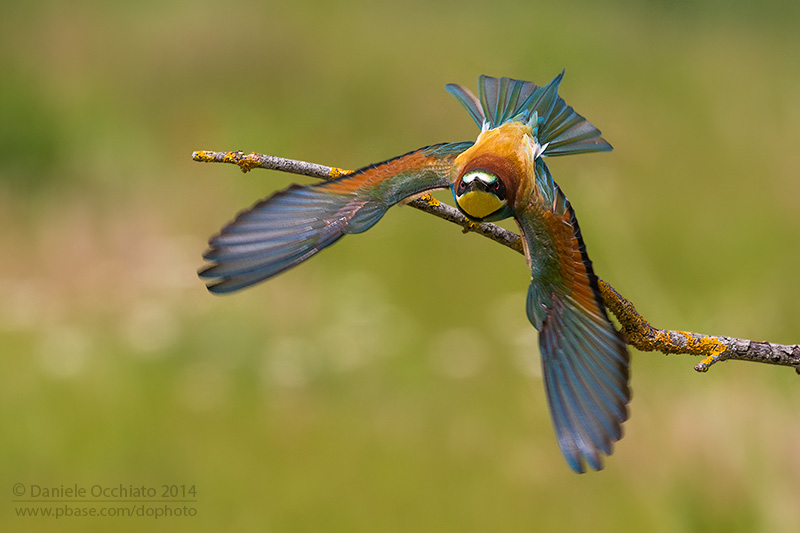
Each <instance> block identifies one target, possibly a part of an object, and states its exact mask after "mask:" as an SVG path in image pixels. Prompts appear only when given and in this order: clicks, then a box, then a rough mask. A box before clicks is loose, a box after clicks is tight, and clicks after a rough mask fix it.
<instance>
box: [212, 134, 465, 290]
mask: <svg viewBox="0 0 800 533" xmlns="http://www.w3.org/2000/svg"><path fill="white" fill-rule="evenodd" d="M471 145H472V143H471V142H465V143H447V144H439V145H434V146H429V147H426V148H422V149H420V150H416V151H413V152H409V153H408V154H405V155H403V156H400V157H397V158H394V159H390V160H388V161H384V162H382V163H378V164H375V165H370V166H368V167H365V168H363V169H361V170H357V171H356V172H354V173H352V174H348V175H346V176H343V177H341V178H338V179H334V180H331V181H327V182H323V183H319V184H315V185H309V186H299V185H293V186H291V187H289V188H288V189H285V190H283V191H280V192H278V193H276V194H274V195H272V196H270V197H269V198H267V199H265V200H262V201H260V202H258V203H257V204H256V205H254V206H253V207H252V208H250V209H248V210H246V211H243V212H242V213H240V214H239V215H238V216H237V217H236V219H235V220H234V221H233V222H231V223H230V224H228V225H227V226H225V227H224V228H223V229H222V230H221V231H220V233H219V234H218V235H216V236H214V237H212V238H211V239H210V240H209V249H208V250H207V251H206V252H205V254H204V255H203V257H204V259H206V261H208V262H209V263H210V265H208V266H206V267H205V268H204V269H202V270H201V271H200V272H199V275H200V277H201V278H204V279H207V280H208V282H207V285H208V289H209V290H210V291H211V292H215V293H226V292H232V291H236V290H239V289H243V288H245V287H248V286H250V285H253V284H254V283H258V282H260V281H263V280H265V279H267V278H270V277H272V276H274V275H276V274H279V273H281V272H283V271H284V270H286V269H289V268H291V267H293V266H295V265H297V264H299V263H301V262H303V261H305V260H306V259H308V258H310V257H312V256H313V255H315V254H316V253H317V252H319V251H320V250H322V249H323V248H325V247H327V246H330V245H331V244H333V243H334V242H336V241H337V240H339V239H340V238H341V237H342V236H343V235H345V234H348V233H361V232H363V231H366V230H367V229H369V228H370V227H372V226H373V225H374V224H375V223H376V222H377V221H378V220H380V218H381V217H382V216H383V215H384V213H385V212H386V210H387V209H389V207H391V206H393V205H394V204H396V203H398V202H400V201H401V200H403V199H405V198H408V197H409V196H413V195H415V194H419V193H421V192H424V191H428V190H431V189H437V188H446V187H448V186H449V185H450V169H451V168H452V166H453V161H454V160H455V158H456V156H458V154H460V153H461V152H463V151H464V150H466V149H467V148H469V147H470V146H471Z"/></svg>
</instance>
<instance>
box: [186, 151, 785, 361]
mask: <svg viewBox="0 0 800 533" xmlns="http://www.w3.org/2000/svg"><path fill="white" fill-rule="evenodd" d="M192 159H194V160H195V161H199V162H204V163H233V164H235V165H238V166H239V168H241V169H242V172H248V171H250V170H252V169H254V168H265V169H269V170H280V171H283V172H290V173H292V174H300V175H303V176H309V177H312V178H320V179H333V178H337V177H339V176H344V175H346V174H349V173H350V172H352V171H350V170H344V169H341V168H336V167H327V166H325V165H318V164H316V163H308V162H305V161H296V160H294V159H285V158H282V157H276V156H272V155H264V154H256V153H251V154H245V153H244V152H242V151H238V152H210V151H205V150H201V151H196V152H193V153H192ZM408 205H410V206H411V207H414V208H416V209H419V210H421V211H425V212H426V213H430V214H431V215H434V216H437V217H439V218H442V219H444V220H447V221H449V222H453V223H455V224H458V225H459V226H461V227H462V228H463V232H464V233H467V232H474V233H478V234H479V235H483V236H484V237H488V238H489V239H492V240H493V241H495V242H497V243H500V244H502V245H504V246H507V247H508V248H511V249H512V250H515V251H516V252H519V253H524V252H523V248H522V240H521V239H520V237H519V235H517V234H516V233H513V232H511V231H508V230H506V229H503V228H501V227H500V226H495V225H494V224H490V223H486V222H484V223H482V224H475V223H473V222H470V221H469V220H468V219H467V218H466V217H465V216H464V215H463V214H461V212H460V211H459V210H458V209H456V208H454V207H451V206H449V205H446V204H443V203H441V202H439V201H438V200H436V199H435V198H433V197H432V196H431V195H430V194H425V195H422V196H420V197H419V198H416V199H414V200H411V201H410V202H408ZM600 293H601V294H602V296H603V303H605V305H606V307H607V308H608V310H609V311H611V313H612V314H613V315H614V316H615V317H617V320H619V323H620V325H621V326H622V332H623V333H624V335H625V338H626V340H627V342H628V344H630V345H631V346H633V347H634V348H637V349H638V350H641V351H646V352H648V351H659V352H661V353H664V354H689V355H696V356H701V357H703V360H702V361H701V362H700V363H698V364H697V365H695V367H694V369H695V370H696V371H698V372H705V371H707V370H708V369H709V368H710V367H711V365H713V364H715V363H718V362H720V361H726V360H735V361H753V362H756V363H766V364H770V365H780V366H790V367H793V368H794V369H795V371H796V372H797V373H798V374H800V345H797V344H791V345H785V344H775V343H770V342H756V341H751V340H747V339H737V338H734V337H725V336H716V335H703V334H700V333H692V332H689V331H672V330H665V329H657V328H654V327H653V326H651V325H650V323H649V322H648V321H647V320H645V319H644V317H642V315H640V314H639V313H638V312H637V311H636V308H634V306H633V304H632V303H631V302H630V301H628V300H626V299H625V298H623V297H622V296H621V295H620V294H619V293H618V292H617V291H616V290H615V289H614V288H613V287H612V286H611V285H609V284H608V283H606V282H605V281H602V280H600Z"/></svg>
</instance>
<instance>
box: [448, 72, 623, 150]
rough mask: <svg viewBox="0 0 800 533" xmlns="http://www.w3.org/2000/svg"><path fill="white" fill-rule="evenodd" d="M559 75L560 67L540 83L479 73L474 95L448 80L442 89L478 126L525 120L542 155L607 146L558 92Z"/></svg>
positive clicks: (607, 147) (484, 127)
mask: <svg viewBox="0 0 800 533" xmlns="http://www.w3.org/2000/svg"><path fill="white" fill-rule="evenodd" d="M563 76H564V71H562V72H561V73H560V74H559V75H558V76H556V77H555V78H554V79H553V81H551V82H550V83H548V84H547V85H545V86H544V87H540V86H538V85H536V84H535V83H532V82H529V81H521V80H514V79H511V78H493V77H491V76H481V77H480V78H479V79H478V95H479V97H478V98H476V97H475V95H474V94H472V93H471V92H470V91H469V89H466V88H465V87H462V86H461V85H456V84H452V83H451V84H448V85H447V86H446V89H447V91H448V92H449V93H450V94H452V95H453V96H454V97H455V98H456V99H457V100H458V101H459V102H460V103H461V105H463V106H464V107H465V108H466V109H467V111H468V112H469V114H470V115H471V116H472V119H473V120H474V121H475V123H476V124H478V126H480V128H481V129H482V130H487V129H492V128H496V127H498V126H501V125H502V124H506V123H508V122H523V123H526V124H529V125H530V126H531V127H532V128H533V130H534V132H535V135H536V137H537V140H538V142H539V144H540V145H542V146H545V147H546V148H545V150H544V152H543V154H542V155H544V156H555V155H568V154H581V153H587V152H603V151H608V150H611V149H612V148H611V145H610V144H609V143H608V142H607V141H606V140H605V139H603V138H602V137H601V132H600V130H599V129H597V128H595V127H594V126H593V125H592V124H591V123H590V122H589V121H588V120H586V119H585V118H583V117H582V116H581V115H579V114H578V113H576V112H575V110H574V109H572V107H570V106H568V105H567V104H566V102H564V100H563V99H562V98H560V97H559V96H558V86H559V84H560V83H561V79H562V78H563Z"/></svg>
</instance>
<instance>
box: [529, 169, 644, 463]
mask: <svg viewBox="0 0 800 533" xmlns="http://www.w3.org/2000/svg"><path fill="white" fill-rule="evenodd" d="M536 170H537V185H538V186H539V191H540V193H541V196H540V197H538V198H534V199H533V200H532V202H531V204H530V205H529V207H528V209H527V210H526V211H525V212H523V213H517V216H516V218H517V223H518V225H519V227H520V229H521V231H522V234H523V236H524V239H523V240H524V241H525V249H526V253H527V256H528V258H529V261H530V262H531V285H530V288H529V290H528V300H527V312H528V318H529V320H530V321H531V323H532V324H533V325H534V326H535V327H536V329H537V330H539V347H540V351H541V354H542V373H543V376H544V383H545V389H546V391H547V399H548V403H549V405H550V414H551V417H552V419H553V424H554V426H555V430H556V436H557V438H558V444H559V447H560V448H561V451H562V453H563V454H564V457H565V458H566V460H567V462H568V463H569V465H570V467H571V468H572V469H573V470H575V471H576V472H584V470H585V469H584V462H585V463H586V464H588V465H589V466H590V467H591V468H593V469H595V470H600V469H602V468H603V462H602V455H601V454H605V455H610V454H611V453H612V448H613V443H614V442H615V441H617V440H619V439H620V438H621V437H622V427H621V426H622V423H623V422H624V421H625V420H627V418H628V410H627V404H628V402H629V400H630V389H629V387H628V364H629V356H628V351H627V349H626V347H625V343H624V342H623V340H622V338H621V337H620V335H619V333H618V332H617V331H616V330H615V329H614V326H613V325H612V324H611V322H610V320H609V319H608V315H607V314H606V311H605V307H604V306H603V303H602V299H601V296H600V291H599V288H598V285H597V277H596V276H595V275H594V272H593V271H592V263H591V261H590V260H589V257H588V256H587V255H586V246H585V245H584V243H583V238H582V237H581V230H580V228H579V227H578V221H577V220H576V218H575V212H574V211H573V210H572V206H570V204H569V201H568V200H567V199H566V197H565V196H564V194H563V193H562V192H561V189H560V188H559V187H558V186H557V185H556V184H555V183H554V182H553V179H552V177H551V176H550V172H549V170H548V169H547V166H546V165H545V164H544V163H543V162H541V160H540V161H538V162H537V167H536Z"/></svg>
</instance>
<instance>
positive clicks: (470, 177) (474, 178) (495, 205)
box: [453, 168, 508, 221]
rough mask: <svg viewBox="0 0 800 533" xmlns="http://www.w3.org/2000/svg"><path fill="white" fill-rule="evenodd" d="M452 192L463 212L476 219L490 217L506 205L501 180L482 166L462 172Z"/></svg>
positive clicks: (501, 210) (506, 200) (506, 199)
mask: <svg viewBox="0 0 800 533" xmlns="http://www.w3.org/2000/svg"><path fill="white" fill-rule="evenodd" d="M453 194H454V196H455V199H456V203H457V204H458V207H459V208H461V210H462V211H463V212H464V214H466V215H467V216H468V217H469V218H471V219H473V220H477V221H481V220H487V219H492V218H493V215H494V216H498V215H499V214H500V213H502V212H503V211H504V210H505V208H506V207H507V206H508V198H507V197H506V187H505V185H504V184H503V180H501V179H500V178H499V177H498V176H497V174H494V173H493V172H491V171H490V170H487V169H483V168H474V169H471V170H469V171H467V172H465V173H464V174H462V175H461V176H460V177H459V178H458V179H457V180H456V181H455V183H454V184H453Z"/></svg>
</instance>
